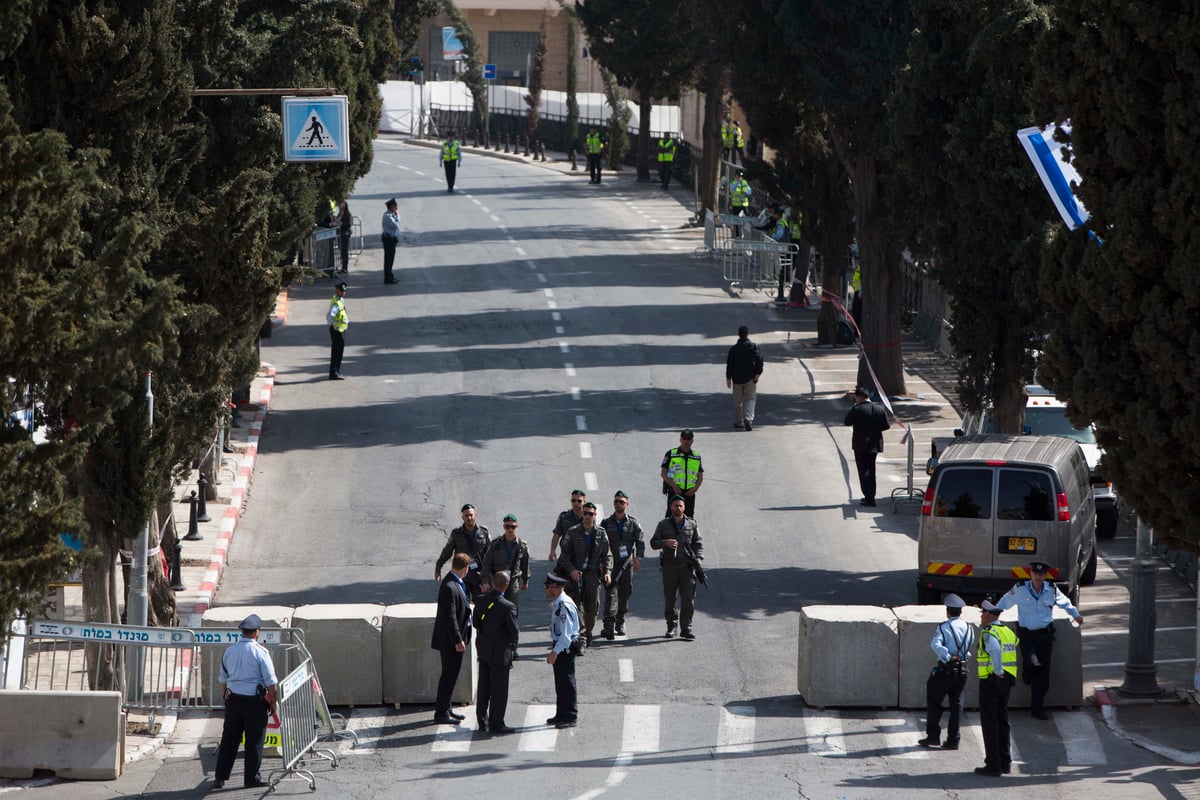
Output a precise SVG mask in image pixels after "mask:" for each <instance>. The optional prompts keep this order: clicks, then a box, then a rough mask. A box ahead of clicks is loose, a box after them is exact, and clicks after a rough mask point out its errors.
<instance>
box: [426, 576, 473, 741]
mask: <svg viewBox="0 0 1200 800" xmlns="http://www.w3.org/2000/svg"><path fill="white" fill-rule="evenodd" d="M470 568H471V557H470V556H469V555H467V554H466V553H455V555H454V560H453V561H451V562H450V574H449V575H447V576H446V579H445V580H443V581H442V585H441V587H440V588H439V589H438V600H437V617H435V618H434V621H433V640H432V641H431V642H430V645H429V646H430V647H432V648H433V649H434V650H437V651H438V652H439V653H441V655H442V676H441V678H439V679H438V688H437V703H436V705H435V706H434V709H433V721H434V722H438V723H441V724H443V725H457V724H458V723H460V722H462V720H463V715H462V714H458V713H456V712H455V711H454V710H453V709H452V708H451V707H450V696H451V695H452V694H454V684H456V683H458V673H459V671H460V670H461V669H462V662H463V653H465V652H467V647H468V646H470V644H471V602H470V600H468V599H467V587H466V584H464V583H463V579H464V578H465V577H466V576H467V572H468V571H469V570H470Z"/></svg>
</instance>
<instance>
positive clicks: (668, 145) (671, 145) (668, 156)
mask: <svg viewBox="0 0 1200 800" xmlns="http://www.w3.org/2000/svg"><path fill="white" fill-rule="evenodd" d="M658 160H659V161H666V162H671V161H674V160H675V140H674V139H659V140H658Z"/></svg>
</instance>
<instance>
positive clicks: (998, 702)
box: [975, 600, 1018, 777]
mask: <svg viewBox="0 0 1200 800" xmlns="http://www.w3.org/2000/svg"><path fill="white" fill-rule="evenodd" d="M980 608H981V609H982V613H981V615H980V619H981V621H982V623H983V626H982V627H981V628H980V630H979V651H978V653H977V655H976V657H977V658H978V659H979V726H980V728H981V729H982V730H983V759H984V760H983V766H982V767H976V768H975V774H976V775H988V776H990V777H996V776H999V775H1004V774H1007V773H1009V772H1011V771H1012V749H1011V747H1012V740H1011V734H1010V731H1009V725H1008V696H1009V693H1011V692H1012V687H1013V684H1014V683H1015V682H1016V679H1017V641H1018V640H1017V635H1016V634H1015V633H1013V632H1012V631H1011V630H1010V629H1009V628H1008V627H1007V626H1005V625H1003V624H1002V623H1000V622H999V619H1000V607H999V606H997V605H995V604H993V603H991V602H989V601H987V600H984V601H983V604H982V605H981V606H980Z"/></svg>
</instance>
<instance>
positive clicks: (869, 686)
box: [796, 606, 899, 708]
mask: <svg viewBox="0 0 1200 800" xmlns="http://www.w3.org/2000/svg"><path fill="white" fill-rule="evenodd" d="M896 627H897V622H896V615H895V613H893V612H892V610H891V609H889V608H879V607H876V606H804V607H802V608H801V609H800V642H799V653H798V659H797V666H796V682H797V685H798V687H799V690H800V695H801V696H802V697H803V698H804V700H805V701H806V702H807V703H808V704H809V705H812V706H818V707H824V706H876V707H880V708H886V707H892V706H895V705H896V703H897V700H898V697H899V695H898V689H897V669H896V665H897V663H898V662H899V637H898V636H897V634H896Z"/></svg>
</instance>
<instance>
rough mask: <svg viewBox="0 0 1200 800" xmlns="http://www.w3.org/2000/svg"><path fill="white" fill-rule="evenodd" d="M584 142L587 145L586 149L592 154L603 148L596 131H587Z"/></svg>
mask: <svg viewBox="0 0 1200 800" xmlns="http://www.w3.org/2000/svg"><path fill="white" fill-rule="evenodd" d="M585 143H586V145H587V151H588V152H589V153H591V154H592V155H596V154H597V153H599V152H600V151H601V150H603V149H604V142H603V141H601V140H600V134H598V133H589V134H588V135H587V138H586V140H585Z"/></svg>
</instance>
